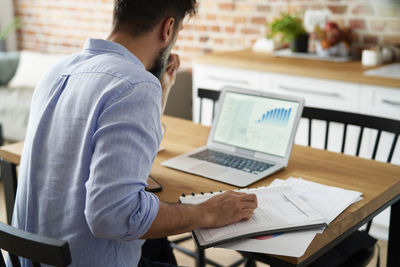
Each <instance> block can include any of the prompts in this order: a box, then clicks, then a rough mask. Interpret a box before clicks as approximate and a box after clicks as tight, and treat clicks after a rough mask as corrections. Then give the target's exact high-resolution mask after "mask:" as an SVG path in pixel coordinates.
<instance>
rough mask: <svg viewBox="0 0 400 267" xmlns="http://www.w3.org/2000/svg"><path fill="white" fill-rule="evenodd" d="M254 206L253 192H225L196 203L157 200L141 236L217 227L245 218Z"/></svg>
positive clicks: (157, 235) (165, 234)
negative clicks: (150, 218) (151, 218)
mask: <svg viewBox="0 0 400 267" xmlns="http://www.w3.org/2000/svg"><path fill="white" fill-rule="evenodd" d="M256 208H257V197H256V195H254V194H246V193H239V192H234V191H228V192H225V193H223V194H218V195H216V196H214V197H212V198H210V199H208V200H207V201H204V202H202V203H201V204H197V205H185V204H168V203H164V202H162V201H160V205H159V209H158V214H157V216H156V218H155V219H154V221H153V223H152V225H151V227H150V229H149V230H148V231H147V233H146V234H144V235H143V236H142V238H145V239H148V238H158V237H165V236H168V235H174V234H180V233H185V232H189V231H192V230H193V229H197V228H209V227H211V228H213V227H221V226H224V225H227V224H231V223H235V222H238V221H240V220H246V219H249V218H250V216H251V215H252V214H253V212H254V209H256Z"/></svg>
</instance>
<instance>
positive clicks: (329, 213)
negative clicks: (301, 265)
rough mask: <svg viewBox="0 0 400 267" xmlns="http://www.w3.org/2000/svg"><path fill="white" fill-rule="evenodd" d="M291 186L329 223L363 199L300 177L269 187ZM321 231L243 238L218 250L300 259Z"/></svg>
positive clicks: (281, 181) (357, 193)
mask: <svg viewBox="0 0 400 267" xmlns="http://www.w3.org/2000/svg"><path fill="white" fill-rule="evenodd" d="M283 185H286V186H290V187H291V188H292V191H294V192H295V193H296V194H297V195H298V196H300V197H301V198H302V199H303V200H305V201H306V202H307V203H308V204H309V205H310V206H311V207H313V208H314V209H315V210H317V211H319V212H320V213H321V214H322V215H324V216H325V218H326V219H327V221H328V222H331V221H332V220H334V219H335V218H336V217H337V216H338V215H339V214H340V213H342V212H343V210H345V209H346V208H347V207H348V206H349V205H351V204H352V203H355V202H357V201H359V200H361V199H362V197H361V195H362V193H360V192H357V191H350V190H345V189H341V188H337V187H331V186H326V185H322V184H318V183H314V182H310V181H306V180H303V179H299V178H293V177H291V178H288V179H286V180H281V179H275V180H274V181H273V182H272V183H271V185H270V186H271V187H272V186H283ZM322 232H323V229H312V230H307V231H300V232H295V233H285V234H281V235H279V236H276V237H272V238H271V237H270V238H269V239H268V238H267V239H265V240H262V239H254V238H246V239H243V240H239V241H234V242H229V243H226V244H223V245H220V246H218V247H220V248H226V249H233V250H241V251H251V252H259V253H267V254H276V255H284V256H291V257H300V256H302V255H303V254H304V253H305V251H306V250H307V248H308V246H309V245H310V243H311V242H312V240H313V239H314V237H315V235H316V234H318V233H322Z"/></svg>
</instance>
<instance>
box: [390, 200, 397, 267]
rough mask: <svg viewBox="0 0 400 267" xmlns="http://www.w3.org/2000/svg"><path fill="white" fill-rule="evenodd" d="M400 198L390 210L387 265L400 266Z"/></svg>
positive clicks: (391, 266)
mask: <svg viewBox="0 0 400 267" xmlns="http://www.w3.org/2000/svg"><path fill="white" fill-rule="evenodd" d="M399 226H400V200H398V201H397V202H396V203H394V204H393V205H392V207H391V210H390V225H389V242H388V254H387V267H396V266H400V253H399V252H400V227H399Z"/></svg>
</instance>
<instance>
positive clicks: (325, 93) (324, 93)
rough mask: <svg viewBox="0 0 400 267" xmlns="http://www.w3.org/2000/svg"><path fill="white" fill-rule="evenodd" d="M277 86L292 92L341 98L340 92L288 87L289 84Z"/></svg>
mask: <svg viewBox="0 0 400 267" xmlns="http://www.w3.org/2000/svg"><path fill="white" fill-rule="evenodd" d="M278 87H279V88H280V89H282V90H285V91H292V92H300V93H306V94H313V95H322V96H329V97H338V98H342V96H341V95H340V94H338V93H332V92H318V91H313V90H309V89H302V88H294V87H289V86H285V85H278Z"/></svg>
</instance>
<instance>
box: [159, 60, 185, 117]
mask: <svg viewBox="0 0 400 267" xmlns="http://www.w3.org/2000/svg"><path fill="white" fill-rule="evenodd" d="M180 64H181V61H180V59H179V56H178V55H177V54H172V53H171V55H170V57H169V61H168V66H167V68H166V70H165V72H164V74H163V76H162V78H161V87H162V111H163V113H164V109H165V105H166V103H167V99H168V95H169V91H170V90H171V87H172V86H173V85H174V84H175V78H176V72H177V71H178V68H179V66H180Z"/></svg>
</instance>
